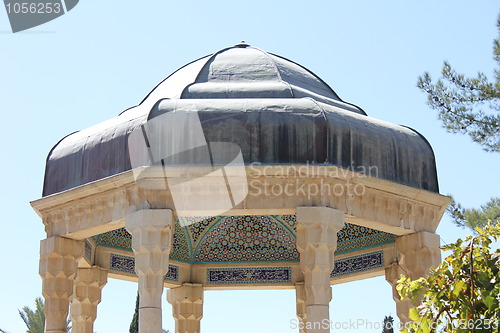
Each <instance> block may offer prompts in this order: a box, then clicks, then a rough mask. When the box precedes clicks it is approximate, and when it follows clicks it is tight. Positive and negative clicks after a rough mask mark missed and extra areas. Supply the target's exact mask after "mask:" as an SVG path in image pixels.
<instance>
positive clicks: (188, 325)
mask: <svg viewBox="0 0 500 333" xmlns="http://www.w3.org/2000/svg"><path fill="white" fill-rule="evenodd" d="M167 301H168V302H169V303H170V304H172V314H173V316H174V319H175V332H176V333H199V332H200V321H201V318H202V317H203V286H202V285H201V284H191V283H184V284H183V285H182V286H181V287H178V288H173V289H169V290H168V291H167Z"/></svg>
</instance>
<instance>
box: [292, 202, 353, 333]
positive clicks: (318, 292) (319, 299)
mask: <svg viewBox="0 0 500 333" xmlns="http://www.w3.org/2000/svg"><path fill="white" fill-rule="evenodd" d="M343 226H344V212H343V211H340V210H336V209H333V208H328V207H298V208H297V249H298V251H299V253H300V269H301V270H302V272H303V273H304V289H305V295H306V300H305V304H306V320H307V322H306V328H307V329H306V331H307V332H308V333H327V332H330V328H329V320H330V314H329V303H330V300H331V299H332V289H331V288H330V273H331V272H332V270H333V265H334V264H333V259H334V253H335V250H336V249H337V232H338V231H339V230H340V229H341V228H342V227H343Z"/></svg>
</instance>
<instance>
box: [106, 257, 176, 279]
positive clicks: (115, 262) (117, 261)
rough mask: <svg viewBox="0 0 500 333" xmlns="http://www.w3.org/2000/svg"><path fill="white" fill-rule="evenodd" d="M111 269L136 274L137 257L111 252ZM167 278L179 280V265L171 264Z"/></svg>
mask: <svg viewBox="0 0 500 333" xmlns="http://www.w3.org/2000/svg"><path fill="white" fill-rule="evenodd" d="M109 269H110V270H113V271H118V272H124V273H129V274H135V259H134V257H128V256H122V255H120V254H116V253H111V256H110V261H109ZM165 280H168V281H179V266H177V265H171V264H169V265H168V272H167V274H166V275H165Z"/></svg>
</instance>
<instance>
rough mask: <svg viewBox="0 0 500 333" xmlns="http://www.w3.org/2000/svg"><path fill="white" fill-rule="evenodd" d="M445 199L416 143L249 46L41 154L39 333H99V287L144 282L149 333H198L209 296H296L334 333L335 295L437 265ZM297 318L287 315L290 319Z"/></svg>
mask: <svg viewBox="0 0 500 333" xmlns="http://www.w3.org/2000/svg"><path fill="white" fill-rule="evenodd" d="M448 201H449V198H448V197H446V196H442V195H440V194H439V192H438V181H437V175H436V165H435V159H434V154H433V151H432V148H431V146H430V145H429V143H428V142H427V140H426V139H425V138H424V137H423V136H422V135H420V134H419V133H418V132H417V131H415V130H413V129H411V128H408V127H405V126H398V125H394V124H390V123H387V122H384V121H381V120H377V119H373V118H370V117H369V116H367V114H366V113H365V112H364V111H363V110H362V109H361V108H359V107H357V106H356V105H353V104H350V103H347V102H344V101H343V100H342V99H340V97H339V96H338V95H337V94H336V93H335V91H333V89H332V88H330V86H328V85H327V84H326V83H325V82H324V81H323V80H321V79H320V78H319V77H318V76H316V75H315V74H314V73H312V72H311V71H309V70H308V69H306V68H305V67H303V66H301V65H299V64H297V63H294V62H293V61H290V60H288V59H286V58H283V57H280V56H277V55H274V54H271V53H267V52H265V51H262V50H260V49H258V48H254V47H251V46H249V45H247V44H245V43H243V42H242V43H240V44H237V45H235V46H233V47H229V48H226V49H223V50H220V51H218V52H216V53H214V54H212V55H210V56H206V57H203V58H200V59H198V60H195V61H193V62H191V63H189V64H187V65H185V66H184V67H182V68H180V69H179V70H177V71H176V72H174V73H173V74H171V75H170V76H168V77H167V78H166V79H165V80H163V81H162V82H161V83H160V84H158V85H157V86H156V87H155V88H154V89H153V90H152V91H151V92H150V93H149V94H148V95H147V96H146V98H145V99H144V100H143V101H142V102H141V103H140V104H139V105H137V106H135V107H132V108H130V109H127V110H125V111H123V112H122V113H121V114H120V115H118V116H117V117H114V118H112V119H110V120H107V121H104V122H102V123H100V124H97V125H95V126H93V127H90V128H87V129H84V130H82V131H79V132H75V133H72V134H70V135H68V136H66V137H64V138H63V139H61V140H60V141H59V142H58V143H57V144H56V145H55V146H54V147H53V148H52V150H51V151H50V152H49V155H48V157H47V163H46V170H45V179H44V187H43V196H42V198H40V199H38V200H36V201H33V202H32V206H33V208H34V209H35V210H36V212H37V213H38V214H39V215H40V217H41V218H42V221H43V224H44V226H45V231H46V233H47V238H46V239H44V240H42V241H41V248H40V275H41V277H42V280H43V287H42V288H43V296H44V297H45V304H46V306H45V311H46V326H45V332H51V333H56V332H57V333H62V332H66V318H67V316H68V312H69V313H70V316H71V320H72V327H73V329H72V330H73V332H74V333H84V332H85V333H92V332H93V323H94V320H95V318H96V316H97V305H98V303H99V302H100V300H101V290H102V288H103V287H104V285H105V284H106V281H107V277H108V276H109V277H113V278H117V279H124V280H130V281H137V282H138V290H139V294H140V306H139V318H140V322H139V331H140V332H141V333H146V332H148V333H160V332H161V327H162V326H161V311H162V310H161V297H162V293H163V289H164V288H168V291H167V300H168V302H169V303H170V304H171V305H172V312H173V315H174V317H175V321H176V332H193V333H194V332H200V321H201V318H202V316H203V292H204V290H223V289H273V288H276V289H295V290H296V296H297V297H296V300H297V313H296V315H297V317H298V319H299V320H300V323H301V325H300V327H301V330H300V331H301V332H309V333H310V332H329V331H330V330H329V327H328V326H325V325H324V323H325V322H327V321H328V320H329V302H330V300H331V287H330V286H331V285H332V284H339V283H345V282H350V281H355V280H360V279H366V278H370V277H374V276H380V275H385V277H386V279H387V281H388V282H389V283H390V284H391V285H392V286H393V294H394V299H395V301H396V305H397V312H398V316H399V318H400V320H401V321H402V322H406V321H408V320H409V319H408V309H409V307H410V306H411V304H410V303H409V301H407V300H403V301H401V300H399V297H398V296H397V292H396V291H395V284H396V281H397V279H398V278H399V276H400V274H402V273H404V274H406V275H407V276H410V277H411V278H418V277H421V276H423V275H425V274H426V272H427V271H428V270H429V269H430V268H432V267H435V266H436V265H437V264H438V263H439V262H440V249H439V245H440V244H439V236H438V235H437V234H435V231H436V228H437V226H438V224H439V222H440V219H441V217H442V215H443V213H444V210H445V208H446V206H447V204H448ZM291 315H292V314H291Z"/></svg>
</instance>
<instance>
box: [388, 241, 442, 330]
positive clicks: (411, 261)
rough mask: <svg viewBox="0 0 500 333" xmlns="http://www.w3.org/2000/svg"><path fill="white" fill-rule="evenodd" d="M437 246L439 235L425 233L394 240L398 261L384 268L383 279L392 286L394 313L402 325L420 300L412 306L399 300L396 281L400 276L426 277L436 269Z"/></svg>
mask: <svg viewBox="0 0 500 333" xmlns="http://www.w3.org/2000/svg"><path fill="white" fill-rule="evenodd" d="M439 246H440V242H439V235H436V234H434V233H430V232H425V231H422V232H416V233H413V234H409V235H404V236H399V237H398V238H396V251H397V256H398V261H397V262H394V263H392V264H391V266H389V267H386V268H385V279H386V280H387V282H389V284H390V285H391V286H392V297H393V299H394V301H395V302H396V312H397V314H398V317H399V320H400V321H401V322H402V323H407V322H409V321H410V318H409V317H408V313H409V310H410V308H411V307H413V306H417V305H418V304H420V301H421V299H418V300H416V301H415V303H414V304H412V303H411V302H410V300H409V299H403V300H401V299H400V298H399V293H398V291H397V290H396V286H397V281H398V280H399V278H400V277H401V275H405V276H408V277H410V278H411V279H412V280H416V279H418V278H421V277H424V276H426V275H427V273H429V270H430V269H431V268H435V267H437V266H438V265H439V264H440V263H441V250H440V248H439Z"/></svg>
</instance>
